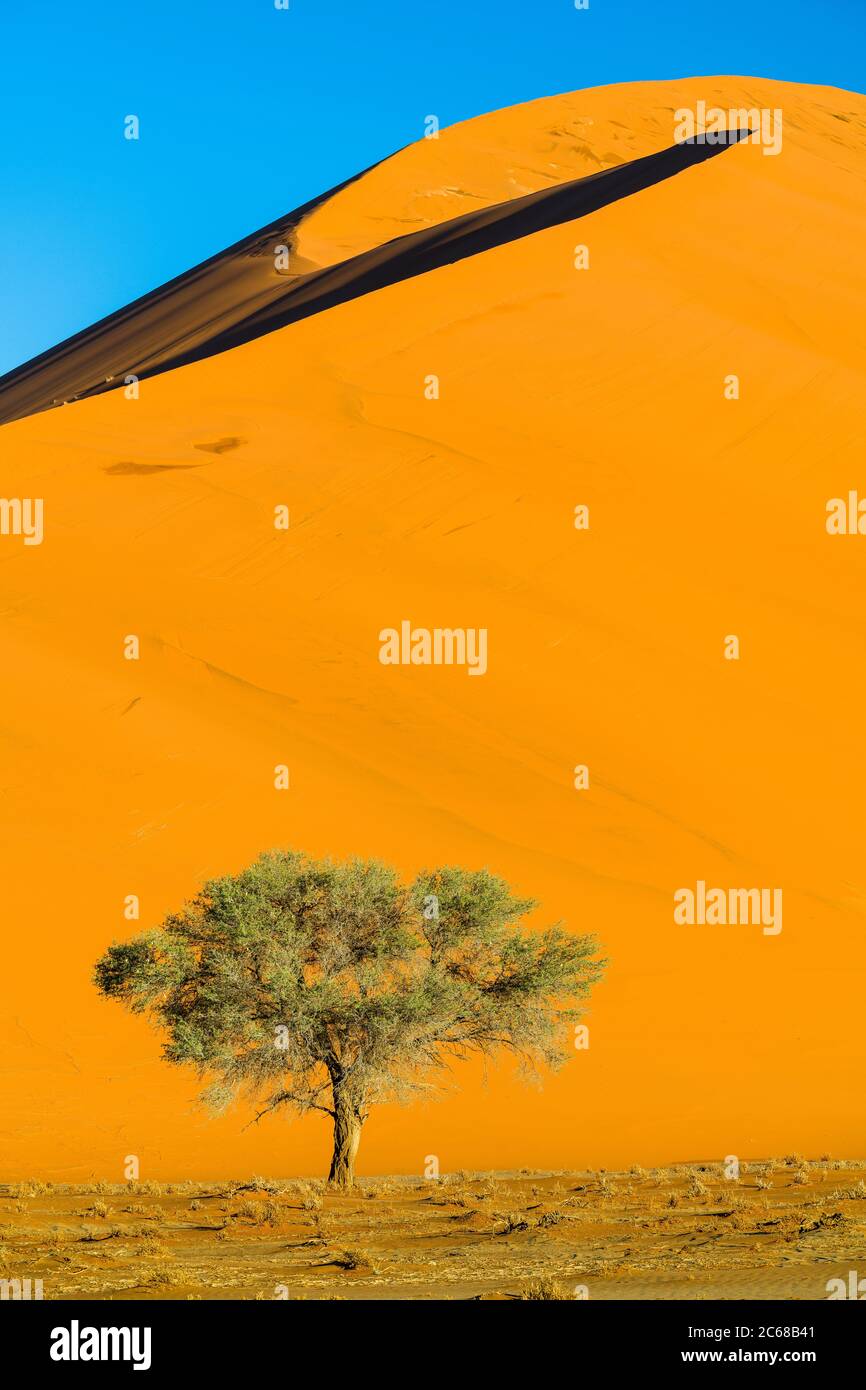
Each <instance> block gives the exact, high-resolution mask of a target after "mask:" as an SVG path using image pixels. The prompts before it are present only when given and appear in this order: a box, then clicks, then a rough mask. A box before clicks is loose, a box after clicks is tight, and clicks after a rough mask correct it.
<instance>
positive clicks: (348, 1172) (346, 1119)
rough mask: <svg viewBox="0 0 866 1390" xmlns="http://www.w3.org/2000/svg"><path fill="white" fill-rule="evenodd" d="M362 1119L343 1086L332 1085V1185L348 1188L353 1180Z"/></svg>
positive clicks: (329, 1175)
mask: <svg viewBox="0 0 866 1390" xmlns="http://www.w3.org/2000/svg"><path fill="white" fill-rule="evenodd" d="M362 1123H363V1121H362V1119H361V1116H360V1114H359V1111H358V1107H357V1106H356V1105H355V1104H354V1102H353V1101H352V1100H351V1099H350V1097H349V1096H348V1095H347V1094H346V1092H345V1089H344V1087H343V1086H340V1085H335V1086H334V1155H333V1158H332V1159H331V1171H330V1173H329V1174H328V1182H329V1183H330V1184H331V1185H332V1186H333V1187H343V1188H349V1187H352V1186H353V1185H354V1182H355V1155H356V1154H357V1152H358V1145H359V1144H360V1142H361V1125H362Z"/></svg>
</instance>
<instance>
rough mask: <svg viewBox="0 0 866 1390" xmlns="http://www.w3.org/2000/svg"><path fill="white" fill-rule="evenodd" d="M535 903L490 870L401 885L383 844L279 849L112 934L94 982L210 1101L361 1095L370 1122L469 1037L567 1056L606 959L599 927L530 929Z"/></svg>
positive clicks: (333, 1108) (457, 871)
mask: <svg viewBox="0 0 866 1390" xmlns="http://www.w3.org/2000/svg"><path fill="white" fill-rule="evenodd" d="M534 907H535V904H534V903H532V902H531V901H528V900H522V899H518V898H515V897H513V896H512V894H511V892H510V890H509V888H508V885H507V884H506V883H504V882H503V881H502V880H501V879H498V878H495V877H493V876H492V875H491V874H489V873H487V872H486V871H485V870H482V871H480V872H469V871H467V870H465V869H461V868H452V867H447V868H440V869H436V870H433V871H430V872H425V873H422V874H420V875H419V876H418V878H417V879H416V880H415V882H414V883H412V884H411V885H408V886H407V885H404V884H403V883H401V882H400V880H399V879H398V878H397V875H396V874H395V872H394V871H393V870H392V869H391V868H389V867H387V866H386V865H384V864H380V863H377V862H374V861H362V860H351V861H348V862H345V863H336V862H332V861H330V860H313V859H310V858H308V857H307V856H305V855H303V854H299V853H294V852H292V851H277V852H272V853H269V854H264V855H262V856H261V857H260V858H259V859H258V860H256V862H255V863H254V864H252V865H250V867H249V868H248V869H245V870H244V871H243V872H242V873H240V874H237V875H234V876H229V877H225V878H220V879H214V880H213V881H211V882H209V883H207V884H205V886H204V888H203V889H202V890H201V892H200V893H199V894H198V895H197V896H196V897H195V898H194V899H193V900H192V901H191V902H190V903H188V904H187V905H186V907H185V908H184V909H183V910H182V911H181V912H179V913H177V914H173V915H171V916H169V917H168V918H167V919H166V920H165V922H164V923H163V924H162V926H161V927H160V928H159V929H158V930H157V931H152V932H149V933H146V934H144V935H142V936H139V937H137V938H136V939H135V940H133V941H130V942H126V943H123V944H119V945H118V944H115V945H113V946H111V947H110V948H109V950H108V951H107V952H106V953H105V955H104V956H103V957H102V959H101V960H100V961H99V962H98V964H97V965H96V969H95V983H96V985H97V987H98V989H99V990H100V991H101V992H102V993H103V994H104V995H105V996H106V997H108V998H113V999H118V1000H120V1001H121V1002H122V1003H123V1004H125V1005H126V1006H127V1007H129V1008H131V1009H133V1010H135V1011H139V1012H147V1013H148V1014H149V1015H150V1016H151V1017H152V1018H153V1019H154V1021H155V1022H156V1023H157V1024H158V1025H159V1026H160V1027H161V1028H162V1030H163V1031H164V1033H165V1036H166V1041H165V1045H164V1055H165V1057H166V1059H167V1060H168V1061H170V1062H173V1063H178V1064H187V1063H191V1064H192V1065H194V1066H195V1067H196V1068H197V1069H198V1071H199V1073H200V1075H201V1076H207V1077H208V1079H209V1081H210V1084H209V1086H208V1088H207V1090H206V1092H205V1097H206V1099H207V1100H208V1101H209V1102H210V1103H211V1104H213V1105H215V1106H216V1107H220V1106H222V1105H225V1104H227V1103H228V1102H229V1101H230V1100H231V1099H233V1098H234V1097H235V1096H237V1095H247V1096H262V1097H264V1098H265V1101H266V1103H265V1109H264V1110H263V1111H262V1113H265V1112H266V1111H268V1110H272V1109H275V1108H277V1107H278V1106H282V1105H289V1106H292V1107H294V1108H296V1109H298V1110H300V1111H305V1110H309V1109H319V1110H324V1111H326V1112H327V1113H328V1114H331V1115H334V1116H335V1119H337V1118H338V1115H337V1113H336V1112H337V1111H338V1110H339V1109H340V1106H341V1105H343V1106H345V1105H349V1107H350V1109H351V1112H352V1113H353V1114H354V1115H355V1116H356V1117H357V1119H358V1121H359V1122H361V1121H363V1119H364V1118H366V1114H367V1111H368V1109H369V1106H370V1105H371V1104H373V1103H375V1102H376V1101H381V1100H393V1099H405V1098H407V1097H408V1096H410V1095H411V1094H412V1093H413V1092H416V1091H418V1090H420V1089H424V1088H426V1087H427V1086H428V1085H429V1077H430V1076H431V1074H433V1073H435V1072H436V1071H437V1070H439V1069H442V1068H444V1067H447V1065H448V1062H449V1059H451V1058H453V1057H459V1056H463V1055H465V1054H466V1053H468V1052H472V1051H478V1052H482V1053H493V1052H495V1051H497V1050H499V1049H500V1048H504V1049H506V1050H508V1051H510V1052H512V1053H514V1054H516V1055H517V1056H518V1057H519V1058H520V1059H521V1060H522V1061H523V1062H524V1063H526V1064H529V1065H534V1064H537V1063H538V1062H540V1061H541V1062H545V1063H547V1064H548V1065H553V1066H556V1065H558V1064H559V1063H560V1062H561V1061H563V1060H564V1058H565V1056H566V1055H567V1043H568V1038H567V1028H568V1025H569V1024H571V1023H573V1022H574V1021H575V1020H577V1019H578V1018H579V1017H580V1013H579V1010H578V1008H577V1005H578V1003H579V1001H580V1000H582V999H583V998H585V996H586V995H587V994H588V992H589V989H590V988H591V986H592V984H593V983H594V982H595V981H596V980H597V979H598V978H599V977H600V975H601V972H602V968H603V964H604V962H602V961H599V960H598V959H597V947H596V944H595V942H594V940H593V939H592V938H591V937H588V936H582V937H578V936H572V935H570V934H569V933H567V932H565V931H563V930H562V929H561V927H559V926H552V927H548V928H547V929H546V930H543V931H540V932H532V931H529V930H527V929H526V928H525V927H524V926H523V925H522V923H521V919H522V918H524V917H525V916H526V915H527V913H529V912H530V911H531V910H532V909H533V908H534Z"/></svg>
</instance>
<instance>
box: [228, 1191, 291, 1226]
mask: <svg viewBox="0 0 866 1390" xmlns="http://www.w3.org/2000/svg"><path fill="white" fill-rule="evenodd" d="M234 1215H235V1217H236V1218H244V1219H246V1220H247V1221H249V1222H251V1223H252V1225H253V1226H276V1225H277V1224H278V1223H279V1222H280V1221H281V1220H282V1215H283V1213H282V1211H281V1209H280V1207H279V1205H278V1203H277V1202H275V1201H273V1200H272V1199H269V1200H268V1201H266V1202H261V1201H256V1200H254V1199H253V1198H251V1197H245V1198H244V1200H243V1201H242V1202H241V1204H240V1206H239V1207H238V1209H237V1211H236V1212H235V1213H234Z"/></svg>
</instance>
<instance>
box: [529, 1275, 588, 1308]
mask: <svg viewBox="0 0 866 1390" xmlns="http://www.w3.org/2000/svg"><path fill="white" fill-rule="evenodd" d="M517 1297H518V1298H519V1299H521V1301H523V1302H533V1303H534V1302H541V1301H544V1302H551V1301H553V1300H555V1301H556V1302H559V1303H564V1302H570V1303H573V1302H575V1301H576V1300H575V1296H574V1293H573V1291H572V1290H571V1289H569V1288H568V1287H567V1286H566V1285H565V1284H562V1283H560V1282H559V1280H557V1279H551V1278H550V1277H549V1276H546V1275H545V1276H544V1277H542V1278H540V1279H532V1280H531V1281H530V1282H529V1283H528V1284H524V1286H523V1288H522V1289H521V1290H520V1293H519V1294H518V1295H517Z"/></svg>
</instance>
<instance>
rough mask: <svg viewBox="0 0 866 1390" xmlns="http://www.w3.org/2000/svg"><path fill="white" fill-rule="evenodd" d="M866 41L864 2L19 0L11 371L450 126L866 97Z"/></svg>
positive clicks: (5, 250)
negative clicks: (735, 76) (522, 114)
mask: <svg viewBox="0 0 866 1390" xmlns="http://www.w3.org/2000/svg"><path fill="white" fill-rule="evenodd" d="M864 36H866V12H864V0H757V2H756V3H754V4H752V5H749V4H743V5H725V6H716V5H687V4H684V3H677V4H675V3H670V2H669V0H590V8H589V10H588V11H576V10H575V8H574V0H436V3H427V0H290V8H289V9H288V11H282V10H277V9H276V8H275V6H274V0H235V2H234V3H231V0H139V3H137V4H136V3H124V2H123V0H115V3H111V4H109V3H103V0H41V2H40V3H36V2H35V0H5V3H4V5H3V11H2V19H0V52H2V54H3V59H4V62H3V81H2V83H0V181H2V183H0V186H2V193H3V196H2V212H0V266H2V271H0V372H3V371H7V370H8V369H9V368H11V367H13V366H15V365H17V364H18V363H19V362H22V361H24V360H25V359H27V358H28V357H31V356H33V355H34V354H35V353H37V352H41V351H42V350H43V349H45V348H48V347H51V346H52V345H53V344H54V343H56V342H58V341H59V340H60V339H62V338H64V337H67V336H68V335H69V334H71V333H74V332H76V331H77V330H78V329H80V328H84V327H86V326H87V324H89V323H92V322H93V321H94V320H95V319H98V318H101V317H102V316H103V315H104V314H107V313H110V312H111V311H112V310H113V309H116V308H119V307H120V306H121V305H123V304H125V303H127V302H128V301H129V300H131V299H134V298H135V297H136V296H137V295H140V294H143V293H145V292H146V291H147V290H149V289H152V288H154V287H155V286H156V285H158V284H161V283H162V282H163V281H165V280H167V279H169V278H171V276H173V275H176V274H178V273H179V272H180V271H182V270H185V269H187V268H188V267H189V266H191V265H194V264H195V263H196V262H197V261H200V260H203V259H204V258H205V257H206V256H210V255H213V254H214V253H215V252H217V251H219V250H221V249H222V248H223V247H225V246H227V245H229V244H230V243H231V242H233V241H237V240H238V239H239V238H240V237H242V236H244V235H246V234H247V233H248V232H251V231H254V230H255V229H256V228H257V227H259V226H261V225H263V224H264V223H266V222H269V221H271V220H273V219H274V218H276V217H278V216H280V215H281V214H282V213H284V212H288V211H289V210H290V209H291V208H293V207H295V206H296V205H297V204H299V203H302V202H304V201H306V199H308V198H310V197H313V196H314V195H315V194H317V193H320V192H322V191H323V190H325V189H327V188H329V187H330V186H332V185H333V184H335V183H338V182H339V181H340V180H342V179H344V178H346V177H347V176H349V175H350V174H353V173H355V172H356V171H357V170H358V169H359V168H363V167H364V166H366V165H368V164H371V163H373V162H374V161H375V160H377V159H379V158H381V157H383V156H384V155H387V154H389V153H391V152H392V151H393V150H395V149H398V148H399V147H400V146H401V145H405V144H407V143H409V142H410V141H412V140H416V139H418V138H419V137H420V135H421V134H422V130H423V120H424V117H425V116H426V115H428V114H430V113H434V114H436V115H437V116H438V117H439V119H440V122H441V123H442V124H443V125H450V124H452V123H453V122H454V121H457V120H463V119H465V118H466V117H468V116H473V115H477V114H478V113H479V112H482V111H489V110H492V109H494V108H496V107H500V106H508V105H512V104H513V103H515V102H519V101H527V100H531V99H532V98H533V97H538V96H547V95H550V94H552V93H554V92H560V91H568V90H572V89H574V88H578V87H587V86H596V85H599V84H601V83H607V82H627V81H635V80H639V79H642V78H645V79H653V78H655V79H661V78H672V77H685V76H694V75H702V74H709V73H742V74H747V75H759V76H765V77H777V78H784V79H787V80H789V81H800V82H816V83H826V84H829V85H832V86H838V87H847V88H851V89H854V90H857V91H861V92H862V91H864V90H866V44H864ZM129 114H136V115H138V116H139V118H140V121H141V138H140V140H139V141H137V142H135V141H128V140H125V139H124V138H123V120H124V117H125V116H127V115H129Z"/></svg>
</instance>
